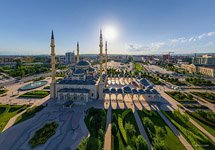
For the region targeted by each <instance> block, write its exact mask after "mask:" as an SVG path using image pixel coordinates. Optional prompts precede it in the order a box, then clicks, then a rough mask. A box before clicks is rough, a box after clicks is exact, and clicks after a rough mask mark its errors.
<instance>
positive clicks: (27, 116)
mask: <svg viewBox="0 0 215 150" xmlns="http://www.w3.org/2000/svg"><path fill="white" fill-rule="evenodd" d="M43 108H44V106H43V105H40V106H34V107H32V108H29V109H28V110H27V111H26V112H24V113H23V114H22V115H20V116H19V117H18V118H17V119H16V121H15V124H14V125H16V124H18V123H20V122H23V121H25V120H28V119H30V118H32V117H34V116H35V114H36V113H37V112H39V111H41V110H42V109H43Z"/></svg>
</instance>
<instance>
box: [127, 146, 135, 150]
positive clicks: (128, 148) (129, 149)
mask: <svg viewBox="0 0 215 150" xmlns="http://www.w3.org/2000/svg"><path fill="white" fill-rule="evenodd" d="M125 150H133V149H132V148H131V146H130V145H128V146H127V147H126V148H125Z"/></svg>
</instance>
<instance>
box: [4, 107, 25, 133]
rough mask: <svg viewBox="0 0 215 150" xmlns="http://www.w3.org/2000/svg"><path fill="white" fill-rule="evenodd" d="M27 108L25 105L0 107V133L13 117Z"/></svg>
mask: <svg viewBox="0 0 215 150" xmlns="http://www.w3.org/2000/svg"><path fill="white" fill-rule="evenodd" d="M27 107H28V106H27V105H0V132H2V130H3V129H4V127H5V126H6V124H7V123H8V121H9V120H10V119H11V118H12V117H13V116H15V115H16V114H18V113H20V112H22V111H23V110H25V109H26V108H27Z"/></svg>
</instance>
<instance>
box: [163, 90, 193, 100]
mask: <svg viewBox="0 0 215 150" xmlns="http://www.w3.org/2000/svg"><path fill="white" fill-rule="evenodd" d="M166 94H168V95H169V96H171V97H172V98H174V99H175V100H176V101H178V102H196V100H194V99H193V96H192V95H190V94H187V95H186V94H184V93H182V92H176V91H174V92H166Z"/></svg>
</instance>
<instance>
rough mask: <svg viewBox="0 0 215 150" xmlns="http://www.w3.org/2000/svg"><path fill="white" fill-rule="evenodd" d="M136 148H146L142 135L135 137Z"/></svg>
mask: <svg viewBox="0 0 215 150" xmlns="http://www.w3.org/2000/svg"><path fill="white" fill-rule="evenodd" d="M136 148H137V150H148V146H147V143H146V141H145V139H144V138H143V137H142V135H138V137H137V138H136Z"/></svg>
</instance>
